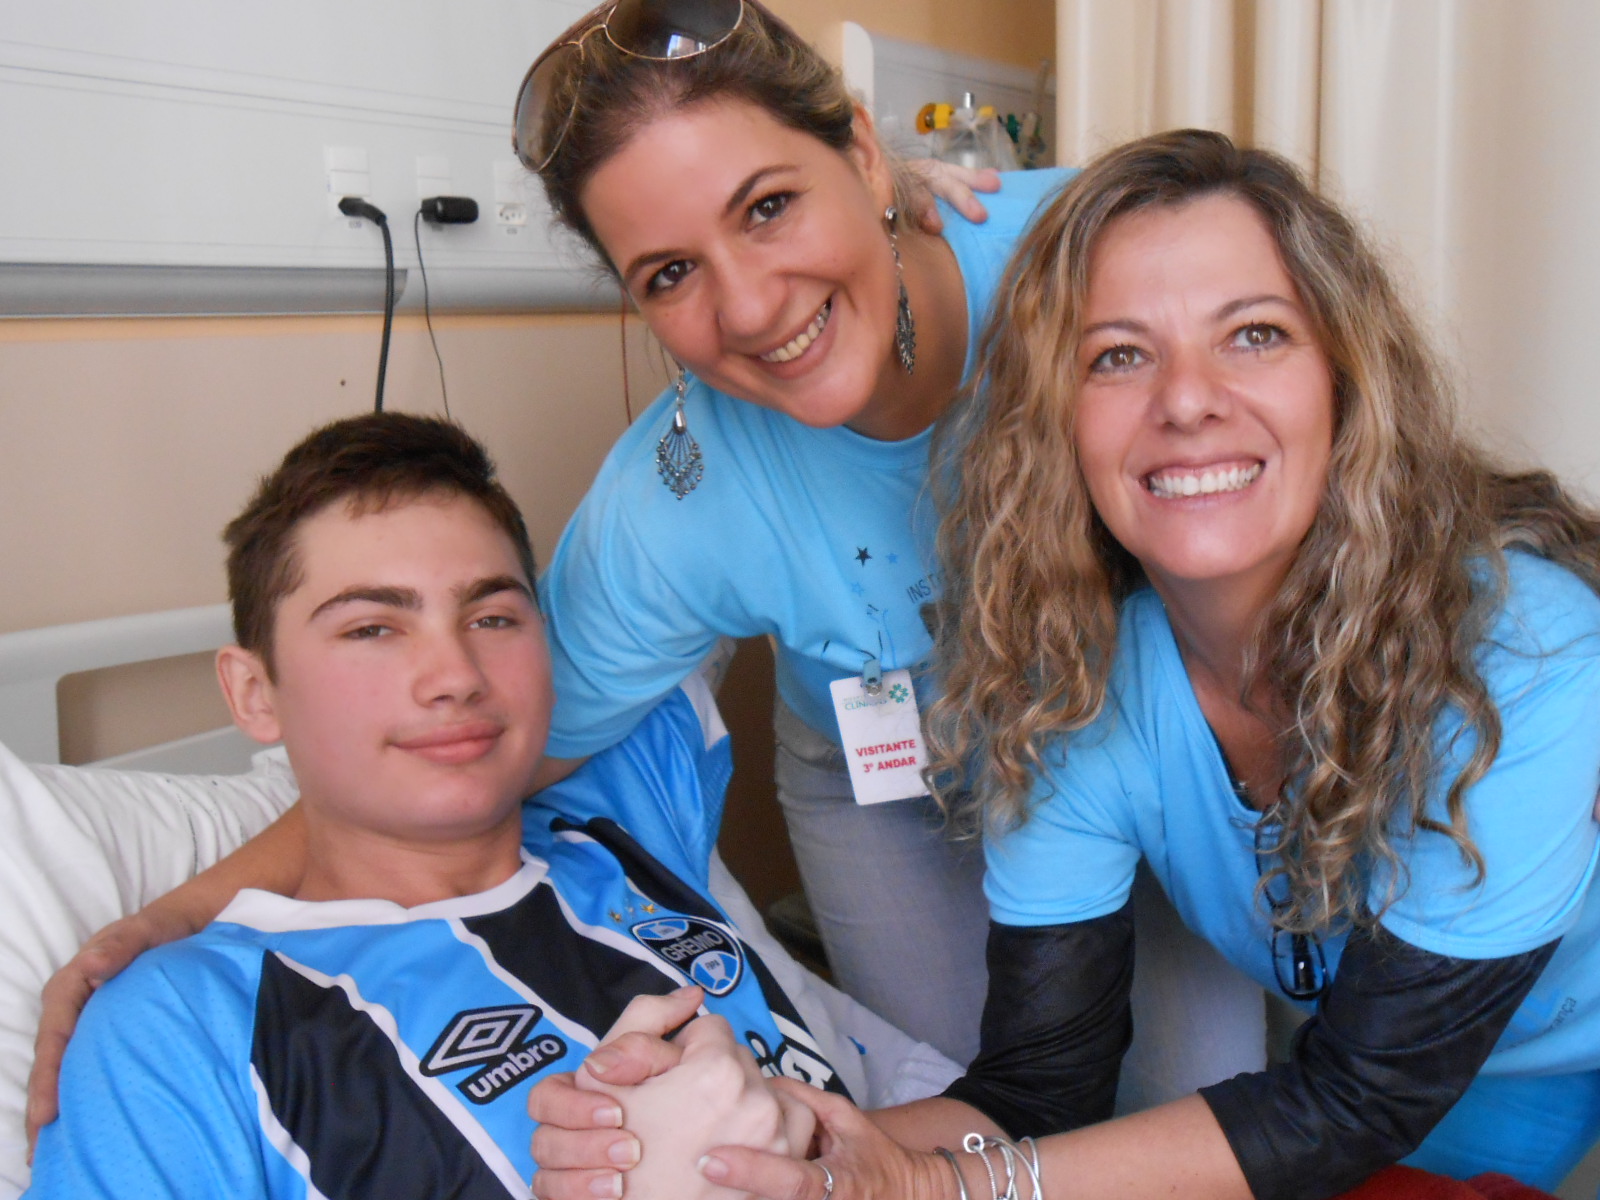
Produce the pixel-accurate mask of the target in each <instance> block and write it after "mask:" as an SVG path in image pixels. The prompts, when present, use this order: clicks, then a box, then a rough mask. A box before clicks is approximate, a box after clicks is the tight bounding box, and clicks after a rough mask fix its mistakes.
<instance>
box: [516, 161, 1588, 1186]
mask: <svg viewBox="0 0 1600 1200" xmlns="http://www.w3.org/2000/svg"><path fill="white" fill-rule="evenodd" d="M1001 294H1002V295H1003V296H1004V297H1005V300H1004V302H1003V308H1002V311H1001V312H1000V314H999V318H1000V319H999V320H998V321H997V322H996V324H994V325H993V326H992V327H991V329H990V332H989V334H988V336H987V340H986V342H985V345H984V352H983V359H982V363H981V366H980V382H981V384H982V385H983V387H984V394H985V396H986V401H985V402H984V403H982V404H974V405H972V406H970V407H968V408H965V409H964V410H963V411H962V413H961V414H960V418H959V419H958V420H957V421H955V422H954V423H953V424H952V426H951V427H950V429H949V434H950V438H949V441H948V443H947V444H948V445H949V447H950V448H951V450H952V453H953V455H954V458H955V461H954V463H953V464H952V468H951V474H950V476H949V478H950V480H951V483H952V488H953V495H952V496H950V497H949V503H948V505H947V506H946V512H945V516H944V518H943V525H942V528H941V552H942V555H943V561H944V563H945V564H946V568H947V581H946V591H945V598H944V600H943V605H944V608H945V611H944V613H943V614H942V624H941V630H942V638H941V644H940V648H939V649H940V654H939V662H940V665H941V669H942V672H943V679H944V683H945V694H944V696H943V698H942V699H941V700H940V701H939V702H938V704H937V705H936V707H935V710H934V713H933V722H934V725H933V728H934V731H935V735H936V737H937V739H938V741H937V745H938V746H939V747H940V749H941V757H940V759H939V760H938V762H937V764H936V765H937V766H938V767H939V768H940V769H942V770H943V771H944V772H946V777H947V778H948V779H949V780H950V781H951V783H952V785H954V786H959V787H961V788H963V789H965V790H962V791H956V792H954V793H953V794H954V795H955V796H956V797H957V799H956V800H955V801H954V802H953V803H954V805H955V807H956V808H957V810H958V816H962V817H965V818H966V819H968V820H971V821H974V822H977V823H981V824H982V826H983V827H984V830H985V834H986V854H987V859H988V879H987V891H988V895H989V898H990V901H991V906H992V913H993V924H992V926H991V931H990V941H989V965H990V972H991V975H990V994H989V999H988V1003H987V1007H986V1008H985V1012H984V1022H983V1048H982V1050H981V1052H980V1054H979V1055H978V1057H977V1059H976V1060H975V1061H974V1062H973V1064H972V1066H971V1068H970V1070H969V1072H968V1074H967V1076H966V1077H965V1078H963V1079H962V1080H960V1081H958V1082H957V1083H956V1084H954V1085H952V1087H951V1088H950V1089H949V1090H948V1091H947V1092H946V1094H945V1095H944V1096H942V1097H939V1098H936V1099H934V1100H930V1101H923V1102H919V1103H918V1104H915V1105H910V1106H906V1107H903V1108H900V1109H893V1110H886V1111H884V1112H881V1113H878V1114H875V1115H874V1116H875V1120H874V1121H868V1120H867V1119H865V1118H864V1117H863V1116H862V1115H861V1114H859V1113H858V1112H856V1111H855V1110H854V1109H852V1108H851V1107H850V1106H849V1105H847V1104H845V1103H843V1102H842V1101H840V1102H835V1101H836V1099H837V1098H823V1097H816V1096H815V1095H814V1094H813V1093H811V1092H810V1091H808V1090H807V1089H800V1088H795V1089H792V1091H793V1093H794V1094H795V1095H796V1096H797V1097H798V1098H801V1099H804V1100H806V1101H807V1102H808V1103H811V1104H812V1107H813V1108H814V1109H815V1110H816V1112H817V1113H818V1116H819V1119H820V1122H821V1125H822V1128H823V1131H824V1132H823V1134H822V1136H821V1148H822V1151H823V1153H822V1155H821V1157H820V1159H819V1160H818V1162H817V1163H797V1162H792V1161H788V1160H778V1159H773V1158H770V1157H762V1156H759V1155H753V1154H751V1153H749V1152H744V1151H739V1150H734V1149H728V1150H726V1151H723V1150H719V1151H714V1152H713V1153H712V1155H711V1156H709V1158H708V1159H707V1160H706V1161H705V1163H704V1165H703V1169H704V1170H705V1171H706V1173H707V1174H708V1177H710V1178H712V1179H713V1180H715V1181H717V1182H718V1183H720V1184H723V1185H726V1186H729V1187H732V1188H734V1189H735V1190H738V1191H749V1192H755V1193H757V1194H759V1195H762V1196H768V1197H773V1198H775V1200H819V1198H822V1197H828V1198H830V1200H888V1198H891V1197H892V1198H896V1200H902V1198H904V1200H909V1198H912V1197H915V1198H916V1200H958V1198H959V1200H968V1198H969V1197H973V1198H977V1200H998V1197H999V1196H1001V1195H1003V1194H1011V1195H1017V1196H1022V1197H1025V1198H1026V1197H1035V1198H1036V1197H1039V1196H1047V1197H1049V1200H1072V1198H1076V1197H1085V1198H1093V1200H1100V1198H1103V1197H1107V1196H1119V1197H1141V1196H1148V1197H1156V1196H1162V1197H1166V1196H1170V1195H1173V1194H1181V1195H1185V1196H1190V1197H1216V1198H1226V1200H1246V1198H1247V1197H1252V1196H1253V1197H1255V1198H1256V1200H1269V1198H1305V1200H1314V1198H1317V1197H1324V1196H1329V1195H1334V1194H1336V1193H1339V1192H1341V1191H1343V1190H1345V1189H1347V1188H1350V1187H1353V1186H1355V1185H1357V1184H1359V1183H1360V1182H1361V1181H1362V1180H1364V1179H1366V1178H1367V1177H1369V1176H1370V1175H1372V1174H1373V1173H1374V1172H1376V1171H1378V1170H1380V1169H1381V1168H1384V1167H1386V1166H1388V1165H1390V1164H1393V1163H1396V1162H1398V1161H1400V1160H1402V1159H1404V1160H1405V1161H1406V1162H1407V1163H1409V1164H1410V1165H1412V1166H1418V1167H1422V1168H1426V1169H1428V1170H1431V1171H1435V1172H1439V1173H1442V1174H1447V1175H1453V1176H1457V1177H1459V1178H1468V1177H1471V1176H1474V1175H1477V1174H1479V1173H1481V1172H1503V1173H1505V1174H1509V1175H1511V1176H1513V1177H1515V1178H1518V1179H1520V1180H1523V1181H1524V1182H1526V1183H1530V1184H1533V1185H1535V1186H1538V1187H1541V1188H1546V1189H1550V1188H1553V1187H1554V1186H1555V1185H1556V1184H1557V1183H1558V1182H1559V1181H1560V1180H1561V1179H1562V1178H1563V1177H1564V1176H1565V1175H1566V1173H1567V1172H1569V1171H1570V1170H1571V1169H1572V1167H1573V1166H1574V1165H1575V1164H1576V1163H1577V1162H1578V1160H1579V1159H1580V1158H1581V1157H1582V1156H1583V1154H1584V1153H1585V1151H1586V1150H1587V1149H1588V1148H1589V1147H1590V1146H1591V1145H1592V1144H1593V1143H1594V1142H1595V1139H1596V1137H1597V1135H1600V879H1597V873H1596V862H1597V856H1600V824H1597V816H1600V813H1597V811H1596V799H1595V798H1596V790H1597V786H1600V597H1597V595H1596V592H1597V590H1600V515H1597V514H1596V513H1594V512H1593V511H1591V510H1588V509H1586V508H1583V507H1581V506H1579V505H1578V504H1576V503H1575V502H1574V501H1573V500H1572V499H1571V498H1570V497H1569V496H1567V495H1566V494H1565V493H1564V492H1563V491H1562V489H1561V488H1560V486H1559V485H1558V484H1557V483H1556V481H1555V480H1554V479H1553V478H1552V477H1550V476H1549V475H1547V474H1543V473H1538V472H1533V473H1520V474H1519V473H1512V472H1509V471H1506V470H1504V469H1502V468H1501V467H1499V466H1498V465H1496V464H1495V463H1493V462H1492V461H1491V460H1490V459H1489V458H1488V457H1487V456H1486V455H1485V454H1483V453H1482V452H1481V451H1479V450H1477V449H1476V448H1474V447H1473V446H1472V445H1470V444H1469V443H1468V442H1467V441H1465V440H1464V439H1463V438H1462V436H1461V435H1460V434H1459V433H1458V432H1457V431H1456V429H1455V428H1454V425H1453V422H1452V418H1451V411H1450V401H1449V395H1448V390H1447V387H1446V385H1445V383H1444V381H1443V377H1442V374H1441V372H1440V370H1439V368H1438V367H1437V366H1436V364H1435V363H1434V362H1433V360H1432V359H1431V358H1430V357H1429V355H1428V352H1427V350H1426V347H1425V342H1424V339H1423V338H1422V336H1421V334H1420V331H1419V329H1418V326H1417V324H1416V322H1415V321H1414V320H1413V318H1412V317H1411V316H1410V314H1409V313H1408V312H1407V311H1406V308H1405V307H1404V306H1403V305H1402V304H1401V302H1400V301H1399V300H1398V299H1397V297H1396V294H1395V292H1394V290H1393V288H1392V287H1391V285H1390V283H1389V281H1388V279H1387V276H1386V274H1385V272H1384V270H1383V268H1382V267H1381V266H1380V264H1379V261H1378V259H1377V257H1376V255H1375V254H1374V252H1373V251H1372V250H1371V248H1370V247H1369V246H1368V245H1367V244H1366V243H1365V241H1364V240H1363V238H1362V237H1361V236H1360V234H1359V233H1358V232H1357V231H1356V229H1355V228H1354V227H1353V225H1352V224H1351V222H1350V221H1349V220H1348V218H1346V217H1345V216H1344V215H1343V214H1342V213H1341V212H1340V211H1339V210H1338V209H1337V208H1336V207H1335V206H1333V205H1332V204H1330V203H1329V202H1327V201H1326V200H1324V199H1322V198H1321V197H1319V196H1317V195H1316V194H1314V193H1313V192H1312V191H1311V190H1310V189H1309V188H1308V187H1307V186H1306V184H1305V183H1304V181H1303V180H1302V179H1301V178H1300V176H1299V175H1298V173H1297V172H1296V171H1295V169H1294V168H1293V167H1292V166H1290V165H1289V164H1288V163H1286V162H1285V161H1283V160H1282V159H1280V158H1277V157H1276V156H1274V155H1271V154H1268V153H1266V152H1262V151H1253V150H1239V149H1236V148H1235V147H1234V146H1233V144H1232V143H1231V142H1229V141H1228V140H1227V139H1226V138H1224V137H1223V136H1221V135H1220V134H1214V133H1206V132H1199V131H1192V130H1191V131H1184V132H1178V133H1171V134H1163V135H1157V136H1155V137H1151V138H1148V139H1145V140H1143V141H1140V142H1135V143H1132V144H1130V145H1127V146H1124V147H1122V148H1120V149H1117V150H1113V151H1111V152H1110V153H1108V154H1107V155H1106V156H1104V157H1103V158H1102V159H1101V160H1099V161H1098V162H1097V163H1095V164H1093V165H1091V166H1090V167H1088V168H1087V169H1086V170H1085V171H1084V172H1083V173H1082V174H1081V175H1080V176H1078V177H1077V179H1075V180H1074V181H1073V182H1072V183H1070V184H1069V185H1068V186H1067V187H1066V189H1065V190H1064V191H1063V193H1062V194H1061V195H1060V196H1059V197H1058V198H1057V199H1056V200H1054V201H1053V202H1052V203H1051V204H1050V206H1049V208H1048V209H1047V210H1046V211H1045V212H1044V213H1042V214H1041V215H1040V216H1039V217H1038V218H1037V220H1036V221H1035V223H1034V226H1033V228H1032V229H1031V230H1030V232H1029V233H1028V235H1027V237H1026V239H1025V240H1024V242H1023V245H1022V247H1021V249H1020V251H1019V255H1018V258H1017V260H1016V261H1015V262H1014V264H1013V266H1012V268H1011V270H1010V273H1009V274H1008V275H1007V277H1006V280H1005V281H1004V283H1003V284H1002V290H1001ZM941 478H943V477H942V476H941ZM1141 859H1142V860H1144V861H1145V862H1147V863H1148V864H1149V865H1150V867H1151V868H1152V869H1153V871H1154V872H1155V874H1156V875H1157V877H1158V878H1159V879H1160V881H1161V884H1162V886H1163V888H1164V889H1165V890H1166V892H1167V893H1168V895H1169V896H1171V898H1172V900H1173V902H1174V904H1175V905H1176V907H1177V909H1178V911H1179V912H1180V914H1181V915H1182V916H1183V918H1184V919H1185V921H1186V922H1188V923H1189V924H1190V925H1191V927H1192V928H1193V929H1195V930H1196V931H1197V932H1199V933H1201V934H1203V935H1204V936H1205V937H1206V938H1208V939H1209V940H1210V941H1211V942H1212V943H1213V944H1214V945H1215V946H1216V947H1217V948H1218V949H1219V950H1220V951H1221V952H1222V953H1223V954H1224V955H1225V956H1226V957H1227V958H1228V959H1229V960H1230V961H1232V962H1233V963H1234V964H1235V965H1236V966H1238V967H1239V968H1240V969H1241V970H1243V971H1244V972H1246V973H1248V974H1249V975H1251V976H1253V977H1254V978H1255V979H1256V980H1258V981H1259V982H1260V984H1261V985H1262V986H1264V987H1266V988H1269V989H1272V990H1275V991H1278V992H1280V993H1281V994H1282V995H1283V996H1285V997H1286V998H1288V999H1289V1000H1291V1001H1292V1002H1294V1003H1295V1004H1296V1005H1298V1006H1299V1007H1300V1008H1301V1009H1302V1011H1303V1012H1305V1013H1306V1014H1307V1020H1306V1022H1305V1024H1304V1025H1302V1026H1301V1028H1300V1029H1299V1031H1298V1033H1297V1035H1296V1037H1295V1039H1294V1042H1293V1046H1292V1049H1291V1051H1290V1054H1289V1058H1288V1061H1287V1062H1285V1063H1283V1064H1281V1065H1277V1066H1274V1067H1272V1068H1270V1069H1269V1070H1268V1071H1266V1072H1261V1073H1255V1074H1245V1075H1241V1076H1238V1077H1237V1078H1234V1079H1230V1080H1227V1081H1225V1082H1222V1083H1218V1084H1215V1085H1213V1086H1209V1087H1205V1088H1202V1089H1200V1091H1199V1094H1197V1095H1193V1096H1189V1097H1187V1098H1184V1099H1181V1100H1178V1101H1175V1102H1173V1103H1170V1104H1167V1105H1164V1106H1161V1107H1158V1108H1155V1109H1151V1110H1148V1111H1146V1112H1143V1113H1138V1114H1135V1115H1133V1116H1130V1117H1123V1118H1120V1119H1116V1120H1109V1121H1108V1120H1107V1119H1106V1118H1108V1117H1109V1116H1110V1115H1111V1104H1110V1097H1111V1090H1112V1087H1113V1086H1114V1083H1115V1079H1116V1070H1117V1062H1118V1059H1119V1057H1120V1056H1121V1053H1122V1050H1123V1048H1124V1047H1125V1046H1126V1044H1127V1039H1128V989H1129V975H1130V973H1131V969H1132V954H1133V940H1134V928H1133V923H1132V920H1131V917H1130V913H1129V905H1128V897H1129V890H1130V887H1131V884H1132V881H1133V877H1134V869H1135V866H1136V865H1137V864H1138V863H1139V862H1140V860H1141ZM670 1050H671V1048H670V1047H668V1046H665V1044H646V1045H640V1046H636V1047H633V1048H632V1053H631V1054H628V1055H626V1056H624V1057H621V1058H617V1057H613V1058H611V1059H610V1060H607V1059H602V1062H601V1067H602V1069H604V1070H605V1073H606V1077H607V1078H608V1079H611V1080H612V1081H617V1080H620V1079H623V1078H628V1077H631V1076H632V1075H633V1074H636V1073H638V1072H639V1071H641V1070H642V1069H643V1068H644V1066H645V1065H646V1063H647V1061H648V1060H649V1059H650V1057H651V1056H654V1059H655V1061H656V1062H657V1064H658V1065H659V1064H663V1063H665V1062H669V1061H670ZM617 1053H618V1052H612V1054H613V1056H615V1055H617ZM886 1133H887V1135H888V1136H886ZM968 1135H975V1136H972V1137H969V1136H968ZM614 1136H615V1135H614ZM890 1137H893V1138H894V1139H896V1141H891V1140H890ZM1024 1137H1038V1138H1039V1141H1038V1143H1037V1148H1036V1151H1037V1159H1034V1158H1033V1157H1032V1155H1033V1152H1034V1151H1033V1149H1032V1148H1030V1147H1027V1146H1023V1147H1021V1148H1020V1149H1016V1150H1013V1149H1012V1148H1011V1145H1012V1144H1011V1143H1010V1142H1008V1141H1006V1140H1004V1139H1013V1138H1024ZM896 1142H898V1144H896ZM939 1146H943V1147H947V1148H951V1149H949V1150H946V1151H942V1152H937V1153H935V1148H936V1147H939ZM906 1147H909V1148H910V1149H906ZM819 1165H820V1166H819ZM1035 1171H1037V1175H1035ZM550 1174H551V1178H549V1179H546V1178H545V1176H546V1173H543V1172H542V1173H541V1175H540V1176H539V1177H538V1178H537V1179H536V1189H537V1191H538V1194H539V1195H541V1196H546V1197H557V1196H561V1197H565V1196H567V1195H569V1194H571V1193H569V1192H568V1191H567V1190H566V1184H567V1182H568V1177H567V1176H556V1175H555V1174H554V1173H550ZM1008 1178H1009V1179H1011V1180H1013V1181H1014V1182H1015V1184H1016V1188H1015V1190H1014V1191H1011V1192H1009V1193H1008V1192H1007V1187H1006V1182H1007V1179H1008ZM1036 1180H1037V1182H1036ZM1041 1185H1042V1186H1041ZM1396 1186H1397V1187H1400V1188H1402V1189H1403V1186H1404V1185H1403V1184H1398V1185H1396ZM1390 1194H1396V1193H1390ZM1398 1194H1402V1195H1403V1194H1406V1193H1405V1192H1404V1191H1403V1190H1401V1191H1399V1192H1398Z"/></svg>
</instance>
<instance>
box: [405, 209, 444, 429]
mask: <svg viewBox="0 0 1600 1200" xmlns="http://www.w3.org/2000/svg"><path fill="white" fill-rule="evenodd" d="M422 214H423V209H420V208H419V209H417V215H416V216H414V217H412V218H411V240H412V241H414V242H416V244H417V270H418V271H420V272H422V319H423V320H424V321H426V322H427V324H428V341H430V342H431V343H433V360H434V362H436V363H438V364H439V394H440V395H441V396H443V397H444V415H445V416H446V417H449V416H450V389H449V388H447V387H446V386H445V383H444V356H443V355H441V354H440V353H439V339H438V338H436V337H434V336H433V308H432V305H431V302H430V301H429V299H428V266H427V264H426V263H424V262H423V261H422Z"/></svg>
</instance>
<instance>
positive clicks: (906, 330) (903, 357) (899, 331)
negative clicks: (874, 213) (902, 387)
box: [883, 204, 917, 375]
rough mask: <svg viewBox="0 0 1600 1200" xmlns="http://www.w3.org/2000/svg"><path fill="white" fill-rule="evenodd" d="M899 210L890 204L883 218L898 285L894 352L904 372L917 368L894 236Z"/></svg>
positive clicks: (914, 326) (908, 303) (912, 328)
mask: <svg viewBox="0 0 1600 1200" xmlns="http://www.w3.org/2000/svg"><path fill="white" fill-rule="evenodd" d="M899 215H900V210H899V209H897V208H896V207H895V206H894V205H892V204H891V205H890V206H889V207H888V208H886V209H884V210H883V219H884V220H885V221H886V222H888V224H889V250H890V252H891V253H892V254H893V255H894V278H895V282H896V283H897V284H899V285H900V304H899V307H898V308H896V310H895V317H894V352H895V354H897V355H898V356H899V358H900V365H901V366H902V367H904V368H905V369H906V374H907V375H909V374H911V372H913V371H915V370H916V369H917V318H916V317H915V316H913V315H912V312H911V297H910V296H909V295H907V294H906V274H905V270H904V269H903V268H902V267H901V265H900V243H899V239H898V238H897V237H896V236H895V232H894V222H895V218H896V217H898V216H899Z"/></svg>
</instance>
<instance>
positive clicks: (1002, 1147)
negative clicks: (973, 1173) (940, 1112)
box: [951, 1133, 1044, 1200]
mask: <svg viewBox="0 0 1600 1200" xmlns="http://www.w3.org/2000/svg"><path fill="white" fill-rule="evenodd" d="M1022 1140H1023V1142H1024V1143H1025V1144H1026V1145H1027V1150H1026V1151H1024V1150H1023V1148H1022V1146H1019V1145H1018V1144H1017V1143H1016V1142H1013V1141H1011V1140H1010V1139H1009V1138H1003V1137H986V1136H984V1135H983V1134H981V1133H969V1134H967V1136H966V1137H964V1138H963V1139H962V1140H961V1148H962V1149H963V1150H965V1151H966V1152H967V1153H968V1154H976V1155H977V1156H978V1157H979V1158H980V1159H981V1160H982V1162H983V1169H984V1170H985V1171H986V1172H987V1173H988V1175H989V1189H990V1193H991V1200H1022V1196H1021V1194H1020V1193H1019V1192H1018V1190H1017V1175H1018V1172H1017V1164H1018V1163H1019V1162H1020V1163H1021V1164H1022V1168H1023V1170H1024V1171H1026V1172H1027V1176H1028V1182H1029V1184H1030V1185H1031V1186H1032V1192H1031V1195H1030V1196H1029V1198H1028V1200H1044V1188H1043V1186H1042V1185H1041V1184H1040V1181H1039V1147H1038V1143H1036V1142H1035V1141H1034V1140H1033V1139H1032V1138H1023V1139H1022ZM990 1150H998V1151H999V1152H1000V1163H1001V1166H1002V1168H1003V1169H1004V1171H1005V1187H1004V1188H1003V1189H1002V1187H1001V1185H1000V1177H999V1176H998V1175H997V1174H996V1173H995V1169H994V1164H993V1163H992V1162H990V1161H989V1151H990ZM951 1165H952V1166H954V1165H955V1163H954V1156H952V1161H951ZM956 1173H957V1175H959V1174H960V1171H959V1169H958V1170H957V1172H956ZM963 1190H965V1189H963ZM962 1200H967V1198H966V1197H965V1196H963V1197H962Z"/></svg>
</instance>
